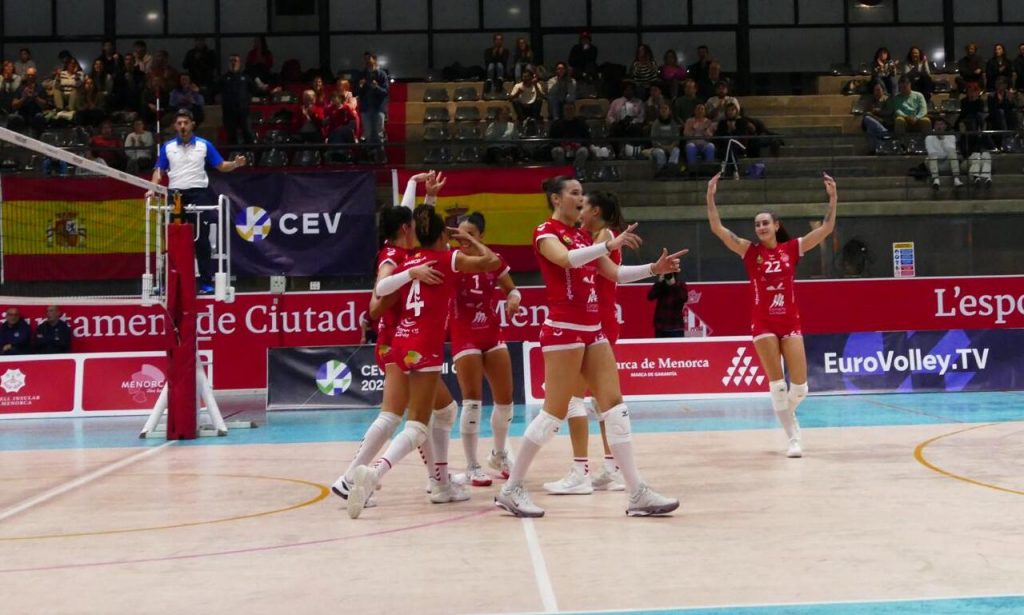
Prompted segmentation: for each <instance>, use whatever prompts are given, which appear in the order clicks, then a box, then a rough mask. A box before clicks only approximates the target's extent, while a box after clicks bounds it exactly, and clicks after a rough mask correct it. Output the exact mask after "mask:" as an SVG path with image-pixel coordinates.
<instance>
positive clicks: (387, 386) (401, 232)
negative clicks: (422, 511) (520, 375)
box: [331, 172, 458, 499]
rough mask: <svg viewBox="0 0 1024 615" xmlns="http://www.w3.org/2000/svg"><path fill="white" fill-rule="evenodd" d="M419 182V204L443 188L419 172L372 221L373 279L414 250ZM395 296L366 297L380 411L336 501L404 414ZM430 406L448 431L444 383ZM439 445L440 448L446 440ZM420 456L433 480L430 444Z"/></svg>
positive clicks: (450, 414) (425, 278) (450, 403)
mask: <svg viewBox="0 0 1024 615" xmlns="http://www.w3.org/2000/svg"><path fill="white" fill-rule="evenodd" d="M420 182H425V183H426V185H427V197H426V199H425V200H424V202H425V203H433V202H434V201H435V200H436V199H437V194H438V193H439V192H440V191H441V188H443V187H444V178H443V177H439V176H438V175H437V174H435V173H433V172H431V173H420V174H418V175H414V176H413V177H412V178H411V179H410V180H409V183H408V185H407V186H406V190H405V193H404V194H403V196H402V201H401V203H400V204H399V205H398V206H396V207H386V208H384V209H382V210H381V212H380V220H379V222H378V232H379V235H380V249H379V250H378V252H377V280H378V281H379V280H382V279H384V278H386V277H388V276H390V275H391V274H392V273H394V271H395V270H396V269H397V268H398V267H400V266H402V265H403V264H404V263H405V260H406V258H407V256H408V255H409V254H411V253H412V252H414V251H415V249H416V232H415V230H414V229H413V219H412V212H413V208H414V207H415V204H416V185H417V183H420ZM410 276H412V277H414V278H415V279H418V280H420V281H421V282H422V283H424V284H437V283H439V282H440V280H441V277H440V276H439V275H438V274H437V273H436V272H434V271H433V270H432V269H431V268H430V267H429V266H420V267H418V268H416V269H415V270H411V271H410ZM396 298H397V297H396V296H383V297H382V296H379V295H377V294H376V293H374V294H373V296H372V297H371V299H370V307H369V312H370V317H371V318H375V319H377V343H376V345H375V353H376V357H377V365H378V367H380V369H381V371H382V372H384V396H383V399H382V401H381V411H380V414H379V415H378V416H377V418H376V419H375V420H374V421H373V423H371V424H370V426H369V427H368V428H367V430H366V434H365V435H364V436H363V441H362V443H361V444H360V446H359V449H358V450H357V451H356V455H355V457H354V458H353V459H352V462H351V463H350V464H349V466H348V468H346V470H345V472H344V473H343V474H342V475H341V476H339V477H338V479H337V480H336V481H334V484H333V485H331V491H333V492H334V494H335V495H337V496H338V497H340V498H342V499H348V493H349V489H350V486H351V484H352V480H353V472H354V471H355V469H356V467H358V466H360V465H364V464H367V463H369V462H371V461H372V460H373V459H374V458H375V457H376V456H377V454H378V453H379V452H380V449H381V448H382V447H383V446H384V443H385V442H387V440H388V438H390V437H391V434H393V433H394V431H395V429H396V428H397V427H398V425H399V424H400V423H401V422H402V416H403V415H404V414H405V406H406V403H407V401H408V396H409V393H408V386H407V383H406V380H407V378H406V376H405V374H403V373H402V371H401V370H400V369H398V366H397V365H396V364H395V360H394V358H393V356H392V352H391V345H392V338H393V336H394V332H395V328H396V327H397V326H398V324H399V317H400V315H401V312H402V310H401V306H400V305H398V304H397V302H396ZM434 407H435V408H436V409H437V410H436V414H437V415H438V416H439V417H441V419H440V421H439V423H441V426H440V427H439V428H443V425H444V424H445V423H447V424H448V428H449V430H450V428H451V425H452V424H453V423H454V421H455V415H456V412H457V411H458V407H457V406H456V404H455V401H454V400H453V399H452V396H451V393H450V392H449V391H448V388H447V387H445V386H444V383H441V384H440V385H439V386H438V392H437V398H436V400H435V406H434ZM443 447H446V443H445V445H443ZM445 450H446V448H445ZM420 454H421V456H422V457H423V463H424V464H425V465H426V466H427V474H428V476H429V477H430V478H431V480H432V481H435V480H436V479H437V475H438V471H437V463H436V460H435V455H434V454H433V451H432V449H431V447H430V446H424V447H422V448H421V449H420Z"/></svg>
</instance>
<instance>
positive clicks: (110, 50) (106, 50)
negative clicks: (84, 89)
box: [93, 38, 121, 75]
mask: <svg viewBox="0 0 1024 615" xmlns="http://www.w3.org/2000/svg"><path fill="white" fill-rule="evenodd" d="M96 62H102V63H103V68H104V69H105V71H106V73H107V74H108V75H112V74H113V73H114V72H115V71H117V70H118V69H119V68H120V66H121V55H120V54H119V53H117V47H116V46H115V44H114V41H113V39H109V38H108V39H104V40H103V44H102V45H101V47H100V55H99V56H97V57H96V59H95V60H94V61H93V66H95V64H96Z"/></svg>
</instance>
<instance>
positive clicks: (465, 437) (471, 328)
mask: <svg viewBox="0 0 1024 615" xmlns="http://www.w3.org/2000/svg"><path fill="white" fill-rule="evenodd" d="M484 225H485V220H484V216H483V214H480V213H479V212H473V213H471V214H469V215H468V216H465V217H464V218H463V219H462V220H460V221H459V232H461V233H462V234H464V235H468V236H470V237H472V238H474V239H475V240H477V241H478V242H483V233H484ZM462 251H463V252H465V253H466V254H470V255H476V247H475V246H474V245H473V244H471V243H469V242H463V243H462ZM498 258H499V259H501V256H500V255H499V256H498ZM457 284H458V288H457V291H456V293H455V301H454V302H453V303H452V307H453V309H452V323H451V338H452V357H453V359H454V361H455V370H456V375H457V376H458V379H459V389H460V390H461V391H462V417H461V419H460V420H459V432H460V434H461V437H462V448H463V450H464V451H465V453H466V479H467V481H468V482H469V483H470V484H471V485H473V486H475V487H486V486H487V485H490V484H491V477H490V476H488V475H487V474H486V473H485V472H484V471H483V468H482V467H481V466H480V463H479V462H478V461H477V443H478V441H479V438H480V417H481V414H482V409H481V405H482V403H483V402H482V400H483V379H484V376H485V375H486V376H487V384H488V385H490V387H491V397H492V398H493V399H494V410H493V411H492V412H491V430H492V431H493V432H494V447H493V448H492V449H491V453H490V455H489V456H488V459H487V465H488V466H489V467H490V468H491V469H492V470H494V471H495V472H497V473H498V474H499V475H500V476H502V477H503V478H508V472H509V468H510V466H511V460H510V459H509V454H508V450H507V448H506V443H507V439H508V428H509V423H511V422H512V357H510V356H509V353H508V347H507V346H506V345H505V342H504V341H503V340H502V339H501V320H500V318H499V317H498V302H499V299H500V298H501V297H502V296H504V297H505V298H506V301H505V311H506V313H507V314H509V315H511V314H515V313H516V312H517V311H518V310H519V303H520V301H521V300H522V297H521V295H520V294H519V291H518V290H516V285H515V282H513V281H512V277H511V276H509V267H508V265H507V264H506V263H505V260H504V259H501V265H500V266H499V267H498V269H496V270H495V271H491V272H486V273H464V274H462V275H459V276H458V282H457Z"/></svg>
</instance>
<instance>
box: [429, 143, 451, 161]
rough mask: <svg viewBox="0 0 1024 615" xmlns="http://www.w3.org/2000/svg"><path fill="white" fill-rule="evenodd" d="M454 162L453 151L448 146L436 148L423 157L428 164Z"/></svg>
mask: <svg viewBox="0 0 1024 615" xmlns="http://www.w3.org/2000/svg"><path fill="white" fill-rule="evenodd" d="M451 161H452V150H451V149H450V148H449V147H447V146H441V147H434V148H431V149H430V150H428V151H427V155H426V156H424V157H423V162H424V163H426V164H448V163H449V162H451Z"/></svg>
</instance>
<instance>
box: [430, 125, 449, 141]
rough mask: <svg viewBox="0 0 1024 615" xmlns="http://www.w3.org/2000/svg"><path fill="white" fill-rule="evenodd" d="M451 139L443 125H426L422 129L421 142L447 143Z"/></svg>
mask: <svg viewBox="0 0 1024 615" xmlns="http://www.w3.org/2000/svg"><path fill="white" fill-rule="evenodd" d="M450 138H451V134H450V133H449V132H448V127H447V126H445V125H444V124H427V125H426V126H424V127H423V140H424V141H428V142H437V141H447V140H448V139H450Z"/></svg>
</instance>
